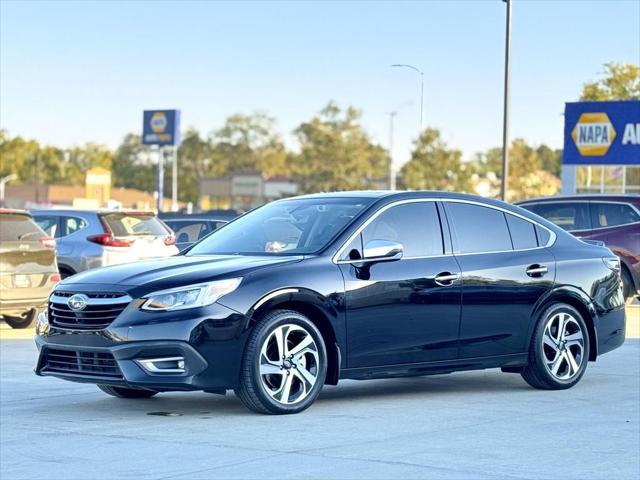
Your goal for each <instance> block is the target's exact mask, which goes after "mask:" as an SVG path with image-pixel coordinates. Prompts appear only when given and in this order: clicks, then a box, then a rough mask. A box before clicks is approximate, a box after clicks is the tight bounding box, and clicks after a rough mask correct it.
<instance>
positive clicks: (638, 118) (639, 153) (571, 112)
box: [562, 101, 640, 165]
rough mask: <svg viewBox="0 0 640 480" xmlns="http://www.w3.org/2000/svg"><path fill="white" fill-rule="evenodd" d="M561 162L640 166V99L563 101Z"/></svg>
mask: <svg viewBox="0 0 640 480" xmlns="http://www.w3.org/2000/svg"><path fill="white" fill-rule="evenodd" d="M564 119H565V124H564V154H563V160H562V161H563V163H566V164H583V165H640V101H625V102H622V101H620V102H578V103H567V104H566V107H565V114H564Z"/></svg>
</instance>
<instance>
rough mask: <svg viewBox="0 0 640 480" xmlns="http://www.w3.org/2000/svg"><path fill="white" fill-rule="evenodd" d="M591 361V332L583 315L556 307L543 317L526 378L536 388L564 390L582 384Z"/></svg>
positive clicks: (548, 309)
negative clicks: (581, 381)
mask: <svg viewBox="0 0 640 480" xmlns="http://www.w3.org/2000/svg"><path fill="white" fill-rule="evenodd" d="M588 361H589V332H588V330H587V326H586V324H585V322H584V319H583V318H582V316H581V315H580V313H579V312H578V311H577V310H576V309H575V308H573V307H572V306H570V305H567V304H564V303H556V304H554V305H552V306H550V307H549V308H547V309H546V310H545V311H544V312H543V313H542V315H541V317H540V320H539V321H538V325H537V326H536V329H535V332H534V335H533V338H532V339H531V345H530V347H529V365H527V367H525V369H524V371H523V372H522V378H524V379H525V381H526V382H527V383H528V384H529V385H531V386H532V387H534V388H539V389H543V390H563V389H566V388H571V387H573V386H574V385H575V384H576V383H578V382H579V381H580V379H581V378H582V375H584V372H585V370H586V368H587V363H588Z"/></svg>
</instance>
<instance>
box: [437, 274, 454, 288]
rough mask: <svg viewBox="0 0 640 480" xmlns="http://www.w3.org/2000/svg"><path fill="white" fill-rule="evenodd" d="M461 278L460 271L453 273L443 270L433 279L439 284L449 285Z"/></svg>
mask: <svg viewBox="0 0 640 480" xmlns="http://www.w3.org/2000/svg"><path fill="white" fill-rule="evenodd" d="M458 278H460V274H459V273H451V272H441V273H439V274H437V275H436V276H435V278H434V279H433V281H434V282H436V283H437V284H438V285H442V286H443V287H448V286H449V285H452V284H453V282H454V281H455V280H457V279H458Z"/></svg>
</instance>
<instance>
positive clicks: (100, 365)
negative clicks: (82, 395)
mask: <svg viewBox="0 0 640 480" xmlns="http://www.w3.org/2000/svg"><path fill="white" fill-rule="evenodd" d="M43 355H44V356H43V363H42V371H43V372H52V373H72V374H76V375H88V376H92V377H103V378H123V377H122V372H121V371H120V368H119V367H118V363H117V362H116V360H115V358H114V357H113V355H111V354H110V353H103V352H76V351H73V350H59V349H54V348H46V349H45V351H44V354H43Z"/></svg>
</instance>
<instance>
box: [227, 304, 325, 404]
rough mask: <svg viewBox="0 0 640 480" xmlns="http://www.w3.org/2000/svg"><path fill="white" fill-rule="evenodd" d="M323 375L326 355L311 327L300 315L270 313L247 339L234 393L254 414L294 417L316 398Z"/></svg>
mask: <svg viewBox="0 0 640 480" xmlns="http://www.w3.org/2000/svg"><path fill="white" fill-rule="evenodd" d="M279 338H281V339H283V340H284V341H282V340H280V341H278V339H279ZM279 344H282V346H279ZM292 351H293V352H294V353H293V354H291V352H292ZM283 355H284V358H283ZM291 355H293V356H291ZM326 375H327V350H326V347H325V344H324V340H323V338H322V334H321V333H320V331H319V330H318V329H317V327H316V326H315V325H314V324H313V323H312V322H311V320H309V319H308V318H307V317H305V316H304V315H302V314H301V313H298V312H295V311H292V310H274V311H273V312H270V313H268V314H267V315H266V316H265V317H264V318H263V319H261V320H260V321H259V322H258V324H257V325H256V326H255V328H254V329H253V331H252V332H251V333H250V335H249V338H248V340H247V346H246V347H245V351H244V355H243V358H242V365H241V369H240V379H239V384H238V387H237V388H236V389H235V393H236V395H237V396H238V398H240V400H241V401H242V403H243V404H244V405H245V406H246V407H247V408H249V409H250V410H253V411H254V412H258V413H266V414H289V413H298V412H301V411H303V410H305V409H306V408H308V407H309V406H310V405H311V404H312V403H313V402H314V401H315V399H316V398H317V397H318V394H319V393H320V390H322V386H323V385H324V381H325V378H326Z"/></svg>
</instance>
